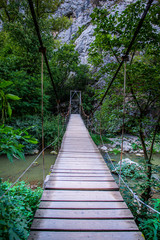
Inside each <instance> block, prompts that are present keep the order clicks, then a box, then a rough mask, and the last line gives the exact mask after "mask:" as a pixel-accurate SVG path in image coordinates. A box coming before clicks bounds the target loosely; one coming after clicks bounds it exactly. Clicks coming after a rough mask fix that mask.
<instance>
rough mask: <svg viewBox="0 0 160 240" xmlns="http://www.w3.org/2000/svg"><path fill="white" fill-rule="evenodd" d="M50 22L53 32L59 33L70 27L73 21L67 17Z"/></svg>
mask: <svg viewBox="0 0 160 240" xmlns="http://www.w3.org/2000/svg"><path fill="white" fill-rule="evenodd" d="M52 21H53V22H52V24H53V31H54V32H60V31H63V30H65V29H68V28H69V27H70V26H71V25H72V22H73V19H72V18H70V19H69V18H68V17H66V16H63V17H60V18H56V19H53V20H52Z"/></svg>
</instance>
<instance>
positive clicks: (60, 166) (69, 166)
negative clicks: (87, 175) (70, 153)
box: [53, 163, 109, 171]
mask: <svg viewBox="0 0 160 240" xmlns="http://www.w3.org/2000/svg"><path fill="white" fill-rule="evenodd" d="M53 169H54V170H58V169H59V170H64V169H70V170H73V169H76V170H78V171H80V170H81V169H82V170H91V169H92V170H96V171H100V170H102V171H104V170H105V169H106V170H108V171H109V168H108V167H107V166H100V165H98V166H97V165H93V166H91V165H83V164H82V165H78V166H77V165H76V164H74V165H71V164H65V165H63V164H59V163H57V164H55V165H54V168H53Z"/></svg>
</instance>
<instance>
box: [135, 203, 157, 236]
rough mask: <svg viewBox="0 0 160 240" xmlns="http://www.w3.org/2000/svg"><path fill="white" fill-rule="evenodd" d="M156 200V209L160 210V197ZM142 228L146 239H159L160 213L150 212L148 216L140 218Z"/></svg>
mask: <svg viewBox="0 0 160 240" xmlns="http://www.w3.org/2000/svg"><path fill="white" fill-rule="evenodd" d="M153 200H154V209H156V210H157V211H159V212H160V199H153ZM138 220H139V222H140V224H139V227H140V230H142V231H143V232H144V235H145V237H146V239H148V240H158V239H160V215H159V214H156V213H154V214H153V213H149V214H148V216H147V218H145V219H141V218H139V219H138Z"/></svg>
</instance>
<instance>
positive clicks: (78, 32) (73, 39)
mask: <svg viewBox="0 0 160 240" xmlns="http://www.w3.org/2000/svg"><path fill="white" fill-rule="evenodd" d="M89 24H90V23H88V24H85V25H82V27H78V31H77V32H76V33H75V34H74V35H73V36H72V40H71V43H74V42H75V41H76V39H77V38H79V36H80V35H81V34H82V32H83V31H84V30H86V29H87V27H88V26H89Z"/></svg>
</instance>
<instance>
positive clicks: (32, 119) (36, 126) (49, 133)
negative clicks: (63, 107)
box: [12, 115, 63, 152]
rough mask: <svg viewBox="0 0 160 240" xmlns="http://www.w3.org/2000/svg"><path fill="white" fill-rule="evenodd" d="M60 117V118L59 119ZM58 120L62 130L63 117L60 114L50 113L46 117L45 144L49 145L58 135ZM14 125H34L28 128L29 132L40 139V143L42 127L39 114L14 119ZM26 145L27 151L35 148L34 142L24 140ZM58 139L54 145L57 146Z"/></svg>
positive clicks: (23, 126)
mask: <svg viewBox="0 0 160 240" xmlns="http://www.w3.org/2000/svg"><path fill="white" fill-rule="evenodd" d="M58 119H59V120H58ZM58 121H59V131H60V132H62V128H63V119H62V118H61V117H60V116H53V115H48V116H45V117H44V139H45V146H48V145H49V144H50V143H51V142H53V141H54V139H56V138H57V136H58ZM12 126H14V128H28V127H29V126H32V128H29V129H28V132H29V134H30V135H32V136H34V137H35V138H36V139H38V141H39V143H41V139H42V129H41V117H40V116H39V115H33V116H30V115H28V116H24V117H22V118H18V119H17V118H16V119H13V123H12ZM62 135H63V134H61V137H60V141H61V139H62ZM23 144H24V146H25V149H24V150H25V152H30V151H31V150H33V149H35V147H40V146H38V145H37V146H35V145H34V144H27V143H25V142H23ZM56 144H57V141H56V142H55V143H54V146H56Z"/></svg>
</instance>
